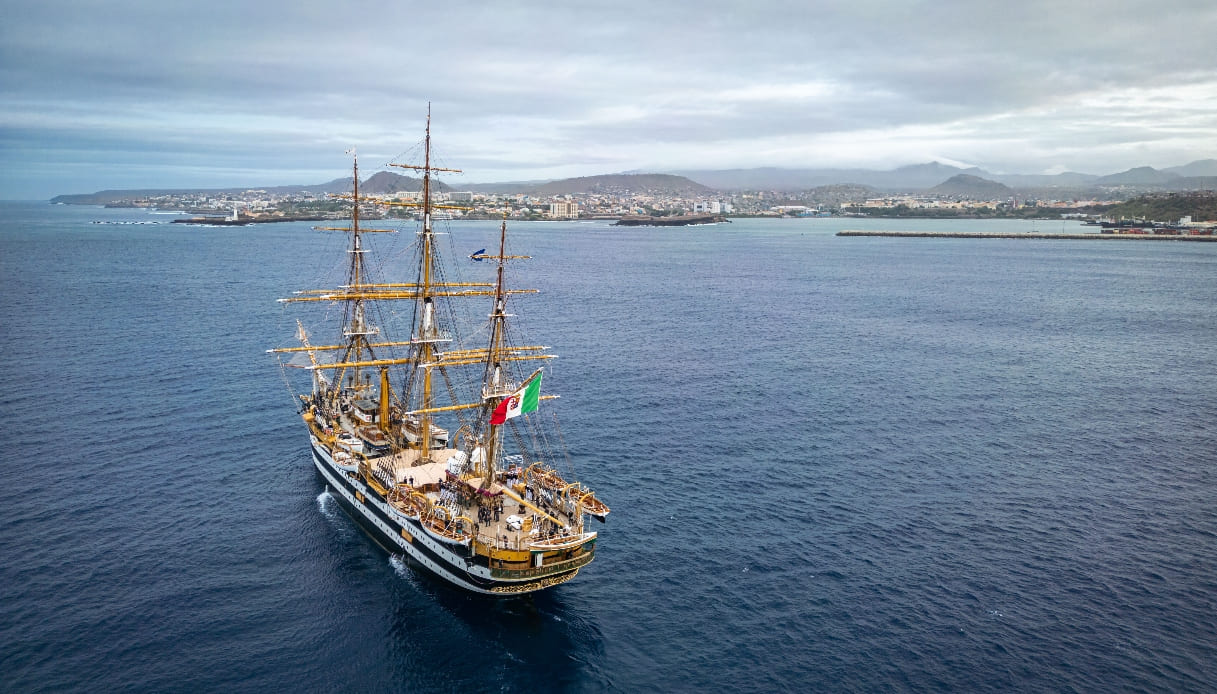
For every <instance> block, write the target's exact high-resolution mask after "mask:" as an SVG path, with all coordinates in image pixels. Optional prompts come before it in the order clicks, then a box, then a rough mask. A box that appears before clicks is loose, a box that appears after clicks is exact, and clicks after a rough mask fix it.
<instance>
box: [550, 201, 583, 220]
mask: <svg viewBox="0 0 1217 694" xmlns="http://www.w3.org/2000/svg"><path fill="white" fill-rule="evenodd" d="M549 216H550V217H553V218H554V219H578V217H579V203H577V202H551V203H549Z"/></svg>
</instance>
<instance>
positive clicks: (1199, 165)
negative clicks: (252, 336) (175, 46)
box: [51, 159, 1217, 205]
mask: <svg viewBox="0 0 1217 694" xmlns="http://www.w3.org/2000/svg"><path fill="white" fill-rule="evenodd" d="M961 175H962V176H966V177H968V178H965V179H962V181H960V180H956V181H955V183H954V184H952V185H953V186H959V185H964V186H965V187H970V188H972V189H977V187H978V186H982V185H983V184H982V183H978V181H983V182H985V183H994V184H997V185H1000V186H1002V188H992V190H993V191H995V192H997V193H999V194H1007V195H1008V194H1012V191H1010V189H1018V190H1019V191H1021V192H1022V193H1024V194H1025V193H1026V192H1027V191H1029V190H1034V191H1036V192H1039V193H1051V192H1052V191H1062V194H1064V192H1072V193H1079V194H1080V193H1081V192H1083V191H1086V190H1100V189H1110V188H1124V187H1133V188H1142V189H1150V190H1153V189H1158V190H1175V191H1179V190H1211V189H1215V188H1217V159H1202V160H1198V161H1194V162H1191V163H1189V164H1185V165H1183V166H1175V167H1170V168H1166V169H1161V170H1159V169H1154V168H1152V167H1148V166H1143V167H1136V168H1133V169H1129V170H1128V171H1123V172H1120V173H1116V174H1110V175H1107V176H1097V175H1093V174H1085V173H1077V172H1065V173H1059V174H1052V175H1048V174H994V173H990V172H988V171H985V170H983V169H980V168H977V167H970V168H967V169H963V168H959V167H956V166H952V165H950V164H943V163H940V162H929V163H927V164H916V165H913V166H903V167H900V168H897V169H893V170H890V171H877V170H871V169H781V168H757V169H718V170H693V171H682V172H676V173H666V174H653V173H622V174H607V175H601V176H583V177H579V178H568V179H562V180H557V181H519V182H510V183H480V184H478V183H475V184H466V183H459V182H458V183H457V184H456V185H450V184H447V183H444V182H442V181H439V180H437V181H435V186H436V190H438V191H441V192H445V191H452V190H459V191H472V192H481V193H500V194H527V195H539V196H545V195H573V194H596V193H600V194H621V193H651V194H659V195H679V196H685V197H700V196H711V195H714V194H716V193H720V192H736V191H756V190H773V191H788V192H794V191H809V190H812V189H825V188H826V187H842V186H851V187H852V189H853V190H854V192H858V191H860V190H863V189H873V190H875V191H876V192H918V191H933V189H935V187H938V186H942V185H946V184H948V183H949V182H950V181H951V180H953V179H954V178H956V177H958V176H961ZM973 179H975V180H973ZM421 185H422V184H421V179H418V178H412V177H410V176H403V175H400V174H396V173H393V172H389V171H381V172H378V173H375V174H373V175H372V176H370V177H369V178H368V179H367V180H365V181H363V182H362V183H361V184H360V190H361V191H362V192H366V193H370V194H384V193H394V192H401V191H417V190H420V188H421ZM350 189H351V179H350V178H345V177H344V178H336V179H334V180H332V181H330V182H328V183H320V184H315V185H296V186H266V187H263V188H256V189H254V190H264V191H266V192H267V193H270V194H280V195H286V194H292V193H313V194H326V193H344V192H349V191H350ZM1003 189H1004V190H1005V191H1010V192H1003ZM247 190H251V188H249V187H244V188H223V189H209V190H205V191H200V190H192V189H141V190H103V191H98V192H96V193H90V194H80V195H60V196H56V197H55V198H53V199H52V200H51V202H62V203H70V204H85V205H89V204H92V205H100V204H107V203H111V202H116V201H119V200H124V199H128V200H129V199H132V198H138V197H149V196H156V195H169V194H188V193H200V192H202V193H212V194H232V193H239V192H243V191H247ZM943 190H946V189H943ZM825 192H829V193H832V194H839V193H840V191H839V190H837V191H828V190H826V191H825ZM938 192H942V191H941V190H940V191H938ZM948 194H951V193H948Z"/></svg>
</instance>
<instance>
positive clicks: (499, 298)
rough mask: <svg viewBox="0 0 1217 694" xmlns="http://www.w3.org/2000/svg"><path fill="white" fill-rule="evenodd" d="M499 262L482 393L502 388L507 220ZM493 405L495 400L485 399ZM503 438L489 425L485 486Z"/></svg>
mask: <svg viewBox="0 0 1217 694" xmlns="http://www.w3.org/2000/svg"><path fill="white" fill-rule="evenodd" d="M498 260H499V265H498V274H497V276H496V279H495V283H494V313H492V314H491V316H490V318H491V327H490V347H489V349H488V350H487V351H486V373H485V374H484V376H483V377H482V382H483V383H484V384H486V385H485V389H486V391H487V392H486V395H489V394H491V393H494V394H498V392H499V391H500V390H501V389H502V387H503V378H504V376H505V374H504V373H503V365H502V361H501V357H502V351H503V322H504V321H505V320H506V319H507V313H506V311H505V309H506V305H505V304H506V302H505V301H504V296H503V265H504V264H505V263H506V262H507V221H506V220H504V221H503V224H502V226H500V227H499V258H498ZM489 402H490V403H494V404H495V405H496V406H497V404H498V402H499V400H498V399H493V400H490V401H489ZM492 409H493V407H491V406H490V404H489V403H488V404H487V407H486V415H487V417H488V418H489V415H490V411H491V410H492ZM502 437H503V433H502V425H501V424H491V425H490V436H488V437H487V439H488V440H487V442H486V475H485V477H484V478H483V479H484V480H485V481H484V484H486V485H489V484H490V483H492V482H494V463H495V458H496V457H497V456H498V453H499V451H498V449H499V448H500V443H501V439H502Z"/></svg>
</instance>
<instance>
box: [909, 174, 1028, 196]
mask: <svg viewBox="0 0 1217 694" xmlns="http://www.w3.org/2000/svg"><path fill="white" fill-rule="evenodd" d="M929 192H931V193H935V194H938V195H952V196H959V197H965V198H972V199H977V200H995V199H1000V198H1007V197H1010V196H1012V195H1014V190H1013V189H1011V188H1010V186H1007V185H1005V184H1004V183H998V182H996V181H990V180H988V179H985V178H981V177H979V176H972V175H971V174H955V175H954V176H952V177H950V178H948V179H947V180H946V181H943V182H942V183H939V184H938V185H936V186H934V187H933V188H930V190H929Z"/></svg>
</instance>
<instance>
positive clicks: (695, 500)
mask: <svg viewBox="0 0 1217 694" xmlns="http://www.w3.org/2000/svg"><path fill="white" fill-rule="evenodd" d="M0 215H2V217H0V269H2V270H3V277H4V282H5V284H4V289H3V293H2V297H3V299H2V301H0V309H2V312H0V345H2V346H3V349H4V362H5V366H6V374H7V376H8V379H7V382H8V385H7V387H6V388H4V389H3V390H2V391H0V415H2V416H3V421H4V424H5V425H4V426H3V427H2V428H0V443H2V444H3V445H2V446H0V450H3V451H4V453H3V456H2V458H0V459H2V460H3V465H2V467H0V520H2V521H3V523H2V525H0V527H2V528H3V530H2V532H0V673H3V681H4V688H5V689H7V690H13V691H35V690H48V691H65V690H77V691H79V690H89V691H123V690H138V691H150V690H151V691H197V690H225V691H229V690H271V691H286V690H307V691H318V690H321V691H330V690H342V691H485V690H490V691H504V692H519V691H549V690H558V691H563V690H566V691H622V692H633V691H648V690H743V691H772V690H791V691H813V690H847V691H876V690H878V691H893V690H894V691H901V690H913V691H926V690H941V689H955V690H959V691H996V690H1008V689H1012V688H1017V689H1021V690H1025V691H1045V690H1049V691H1060V690H1065V691H1069V690H1076V691H1115V690H1149V691H1158V690H1175V691H1203V690H1209V691H1211V690H1212V689H1213V688H1214V683H1215V682H1217V665H1215V663H1217V604H1215V603H1217V473H1215V472H1214V464H1215V463H1217V434H1215V433H1214V427H1213V423H1214V422H1217V405H1215V404H1214V397H1215V394H1217V301H1215V300H1214V299H1215V296H1214V295H1215V290H1217V245H1210V244H1191V243H1167V242H1095V241H1089V242H1087V241H1034V240H1017V239H1016V240H969V239H887V238H874V239H871V238H838V237H835V236H833V234H834V233H835V232H836V231H837V230H840V229H842V228H899V229H925V228H933V229H942V230H985V229H990V230H995V231H997V230H1000V231H1008V230H1016V231H1017V230H1026V231H1030V230H1032V229H1035V230H1037V231H1045V230H1056V229H1057V227H1060V230H1062V231H1068V232H1074V231H1078V229H1077V227H1075V226H1072V225H1071V226H1070V227H1068V228H1065V227H1063V226H1061V225H1060V224H1059V223H1056V224H1055V225H1046V224H1044V223H1030V222H1009V223H1003V222H926V221H922V222H892V221H888V222H881V221H870V220H849V221H845V220H797V221H795V220H791V221H777V220H770V221H759V220H757V221H751V220H737V221H736V222H735V223H732V224H724V225H716V226H709V227H693V228H684V229H638V228H630V229H615V228H612V227H610V226H607V225H606V224H604V223H548V224H541V223H533V224H528V223H519V224H515V225H513V226H512V227H511V228H510V233H511V235H512V246H513V247H512V251H514V252H518V253H527V254H530V255H532V256H534V259H533V260H532V261H529V264H528V265H526V266H522V267H521V268H519V269H517V270H515V278H516V279H517V281H518V282H519V283H520V284H522V285H524V286H534V287H538V288H540V289H541V290H542V293H541V294H539V295H537V296H535V297H526V298H520V299H519V300H518V303H517V304H516V310H517V311H518V312H519V313H521V314H523V316H522V317H523V319H524V328H526V331H527V334H528V335H529V336H531V337H533V338H535V340H536V341H537V343H543V344H552V345H554V346H555V349H556V351H557V352H558V353H559V354H560V355H561V359H559V360H558V361H557V363H556V364H555V365H554V367H553V369H552V371H551V372H550V373H548V374H547V376H546V379H545V383H546V388H547V389H549V388H552V389H554V390H555V391H556V392H559V393H561V394H562V399H561V400H558V401H554V402H553V403H552V407H553V408H554V409H556V410H557V411H558V412H559V415H560V417H561V419H562V423H563V432H564V434H565V437H566V441H567V443H568V445H569V446H570V447H571V449H572V451H573V456H574V463H575V466H576V469H577V471H578V472H579V474H580V477H581V479H582V480H584V481H585V482H587V483H589V484H590V485H591V486H592V487H594V488H595V489H597V490H598V491H599V492H600V495H601V496H602V497H603V498H605V499H606V500H607V501H608V503H609V504H610V505H611V506H612V508H613V512H612V514H611V515H610V518H609V522H608V523H607V524H606V525H604V526H602V527H599V528H598V529H599V530H600V531H601V541H600V543H599V547H598V549H599V552H598V556H597V559H596V561H595V562H594V563H593V564H592V565H590V566H589V567H588V568H587V569H584V570H583V571H582V572H581V574H580V575H579V577H578V578H577V579H576V580H574V581H571V582H569V583H567V584H564V585H562V586H561V587H559V588H557V589H555V590H553V591H550V592H548V593H545V594H542V595H539V596H536V597H534V598H529V599H522V600H509V601H502V602H487V601H486V600H484V599H481V598H474V597H470V596H466V595H464V594H460V593H457V592H455V591H453V590H451V589H449V588H447V587H445V586H444V585H440V584H438V583H437V582H435V581H433V580H430V579H428V578H426V577H424V576H420V575H418V574H416V573H415V572H414V570H413V569H411V568H409V567H408V566H407V565H405V564H404V562H403V561H402V560H401V559H400V558H398V557H393V556H391V555H389V554H388V553H386V552H385V551H384V550H382V549H381V548H380V547H379V546H377V545H376V544H375V543H373V542H372V541H371V540H370V539H369V538H368V537H367V536H365V535H364V534H363V533H362V532H361V531H360V530H359V529H358V528H357V526H355V525H354V524H353V522H352V521H351V520H350V519H349V518H348V517H347V516H345V515H344V514H343V512H342V511H341V509H340V508H339V507H338V505H337V503H336V502H335V500H334V499H332V498H331V497H330V496H329V495H328V494H327V493H326V492H325V489H324V486H323V485H322V484H321V483H320V482H319V481H318V479H317V477H316V475H315V474H314V472H313V470H312V468H311V464H310V462H309V459H308V455H307V449H306V443H307V439H306V437H305V435H304V432H303V430H302V428H301V426H300V424H299V420H298V418H297V417H296V415H295V412H294V407H293V404H292V402H291V399H290V396H289V394H288V390H287V388H286V387H285V385H284V382H283V378H282V376H281V374H280V372H279V370H278V369H277V368H276V366H275V364H274V361H273V359H271V358H269V357H267V356H266V355H265V354H264V353H263V351H264V350H265V349H266V348H268V347H273V346H277V345H280V344H284V343H286V342H287V341H288V338H290V336H291V333H292V327H293V324H292V315H291V314H288V313H285V312H284V309H283V308H282V307H281V306H280V305H279V304H276V303H275V301H274V300H275V299H276V298H278V297H281V296H286V295H287V294H288V293H290V292H291V291H292V290H295V289H303V288H310V287H312V286H314V285H315V284H316V283H317V282H318V281H323V280H326V278H330V279H329V280H328V281H333V280H332V278H333V277H334V273H335V271H336V268H338V266H339V263H340V262H341V261H342V259H343V256H342V253H341V249H342V244H343V243H344V241H345V239H343V238H342V237H341V235H340V234H325V233H322V232H314V231H310V230H309V227H308V226H307V225H297V224H284V225H263V226H254V227H246V228H191V227H179V226H174V225H169V224H163V223H161V224H147V225H130V224H95V223H94V222H129V221H150V222H165V221H167V220H168V219H170V218H171V217H168V216H163V215H162V216H158V215H151V214H147V213H145V212H143V211H138V210H104V209H100V208H81V207H62V206H49V205H45V204H38V205H34V204H13V203H6V204H2V205H0ZM1045 226H1047V227H1049V228H1047V229H1045V228H1044V227H1045ZM1037 227H1038V228H1037ZM447 231H448V232H449V234H448V235H447V236H445V237H443V238H444V240H443V241H442V243H443V244H445V245H450V246H451V248H452V249H453V250H454V251H455V252H456V253H457V254H458V255H460V256H462V257H463V256H464V255H467V254H469V253H471V252H473V251H475V250H477V249H479V248H484V247H487V246H491V245H492V243H493V239H494V238H495V233H496V225H495V224H492V223H453V224H451V225H450V227H449V228H448V229H447ZM410 237H411V235H410V234H409V233H405V234H400V235H397V237H396V238H393V239H390V240H388V244H387V247H386V248H384V249H382V250H381V251H380V252H379V253H378V255H377V256H376V257H377V259H378V260H381V261H385V262H388V263H390V266H391V267H392V266H394V264H398V265H399V264H400V263H401V262H402V260H403V256H402V251H403V250H404V248H405V245H406V244H407V243H408V241H409V239H410ZM377 240H380V239H377ZM453 268H454V269H455V270H459V271H460V273H461V274H462V276H463V278H464V279H467V280H469V281H476V280H479V279H484V277H485V276H486V275H488V273H489V272H490V270H491V268H489V267H488V265H487V264H485V263H483V264H480V265H477V264H474V263H471V262H469V261H461V262H460V263H456V264H455V265H454V266H453ZM393 272H401V273H403V274H404V273H405V272H406V269H405V268H399V269H398V270H391V271H390V274H392V273H393ZM317 286H321V285H317ZM482 313H485V312H484V311H483V312H482ZM550 406H551V403H547V404H546V407H550Z"/></svg>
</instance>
